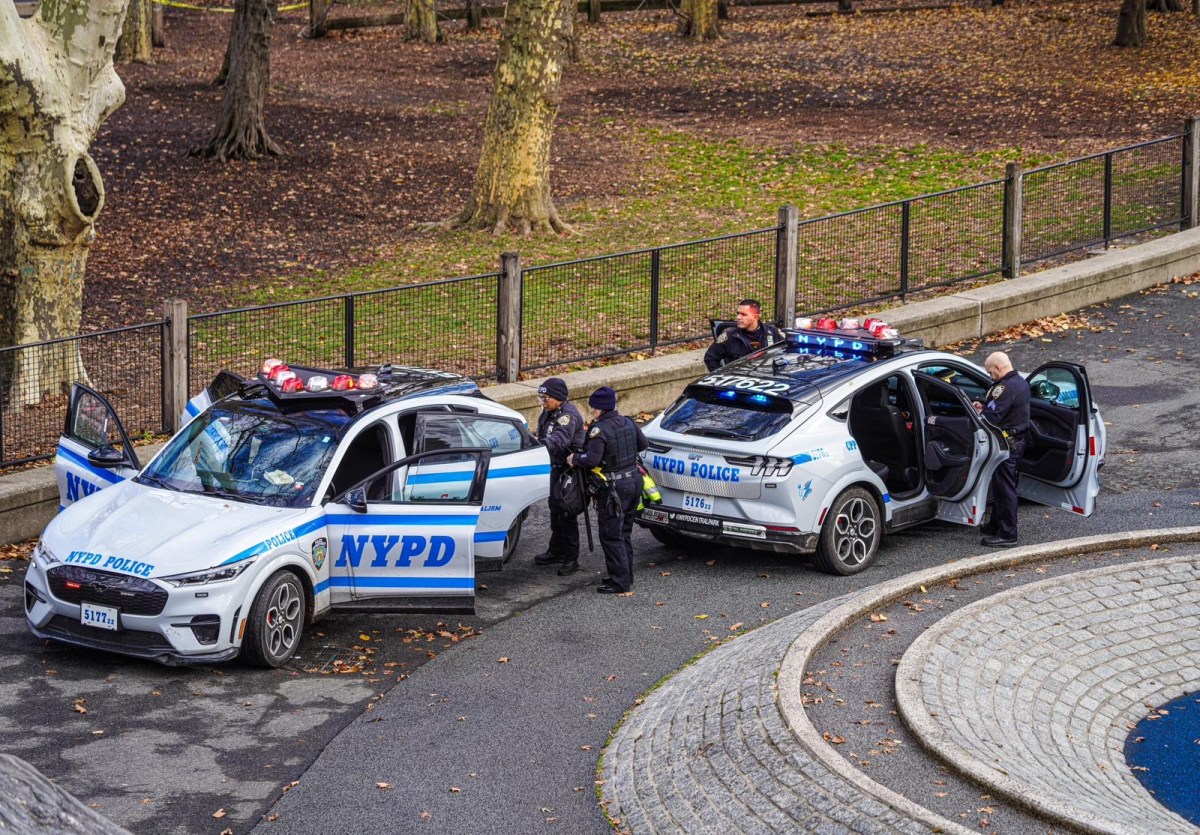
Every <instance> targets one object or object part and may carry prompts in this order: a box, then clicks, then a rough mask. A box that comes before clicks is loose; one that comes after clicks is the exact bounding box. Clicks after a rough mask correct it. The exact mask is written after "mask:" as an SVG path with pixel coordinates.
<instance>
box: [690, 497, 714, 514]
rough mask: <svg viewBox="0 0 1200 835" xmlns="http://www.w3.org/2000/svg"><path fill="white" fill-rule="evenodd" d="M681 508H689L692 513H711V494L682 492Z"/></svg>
mask: <svg viewBox="0 0 1200 835" xmlns="http://www.w3.org/2000/svg"><path fill="white" fill-rule="evenodd" d="M683 509H684V510H690V511H691V512H692V513H712V512H713V500H712V496H700V495H697V494H696V493H684V494H683Z"/></svg>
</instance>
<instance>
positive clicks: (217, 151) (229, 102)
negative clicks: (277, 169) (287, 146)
mask: <svg viewBox="0 0 1200 835" xmlns="http://www.w3.org/2000/svg"><path fill="white" fill-rule="evenodd" d="M278 8H279V2H278V0H238V4H237V9H236V11H235V12H234V14H233V25H232V27H231V28H230V33H229V51H228V55H229V76H228V78H226V80H225V97H224V99H223V100H222V101H221V115H220V116H219V117H218V119H217V129H216V132H215V133H214V134H213V138H212V139H211V140H209V142H208V144H207V145H202V146H200V147H199V148H193V149H192V150H191V151H189V152H188V153H189V154H191V155H192V156H200V157H216V158H217V159H218V160H219V161H221V162H228V161H229V160H231V159H259V158H260V157H262V156H263V155H265V154H271V155H275V154H279V153H281V151H282V149H281V148H280V147H279V146H278V145H277V144H276V143H275V141H274V140H272V139H271V137H270V136H268V135H267V125H266V122H265V121H264V119H263V109H264V107H265V105H266V101H267V91H268V89H269V88H270V86H271V29H272V27H273V25H274V23H275V14H276V10H277V9H278Z"/></svg>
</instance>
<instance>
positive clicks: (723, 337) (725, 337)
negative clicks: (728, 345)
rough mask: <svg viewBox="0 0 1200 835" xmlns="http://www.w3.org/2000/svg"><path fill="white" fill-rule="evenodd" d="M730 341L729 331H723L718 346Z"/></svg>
mask: <svg viewBox="0 0 1200 835" xmlns="http://www.w3.org/2000/svg"><path fill="white" fill-rule="evenodd" d="M728 339H729V331H728V330H723V331H721V335H720V336H718V337H717V344H718V345H720V344H721V343H722V342H726V341H727V340H728Z"/></svg>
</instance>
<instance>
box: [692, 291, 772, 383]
mask: <svg viewBox="0 0 1200 835" xmlns="http://www.w3.org/2000/svg"><path fill="white" fill-rule="evenodd" d="M761 316H762V305H761V304H759V302H758V301H757V300H755V299H742V300H741V301H740V302H738V309H737V319H736V320H735V321H736V322H737V327H736V328H730V327H726V328H725V329H724V330H722V331H721V332H720V333H719V334H717V338H716V340H715V341H714V342H713V344H712V345H710V346H709V347H708V350H707V351H705V352H704V366H705V367H706V368H707V369H708V370H709V371H716V370H717V369H718V368H720V367H721V366H723V365H727V364H728V363H731V362H733V361H734V360H736V359H740V358H741V357H744V356H746V355H747V354H752V353H754V352H755V351H757V350H758V349H759V348H766V347H767V346H768V345H774V344H775V343H776V342H782V341H783V333H782V331H780V330H779V328H777V327H775V326H774V325H772V324H771V323H770V322H764V321H763V320H762V319H761V318H760V317H761Z"/></svg>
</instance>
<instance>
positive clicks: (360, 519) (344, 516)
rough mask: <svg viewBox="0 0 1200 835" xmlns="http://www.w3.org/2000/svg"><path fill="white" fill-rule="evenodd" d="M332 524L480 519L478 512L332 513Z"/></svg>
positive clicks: (467, 522)
mask: <svg viewBox="0 0 1200 835" xmlns="http://www.w3.org/2000/svg"><path fill="white" fill-rule="evenodd" d="M325 521H326V522H328V523H329V524H331V525H403V526H405V527H413V526H415V525H474V524H475V523H476V522H478V521H479V514H478V513H471V514H453V515H449V516H400V515H394V514H393V515H386V516H385V515H378V516H372V515H369V514H366V513H331V514H329V515H328V516H326V517H325Z"/></svg>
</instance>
